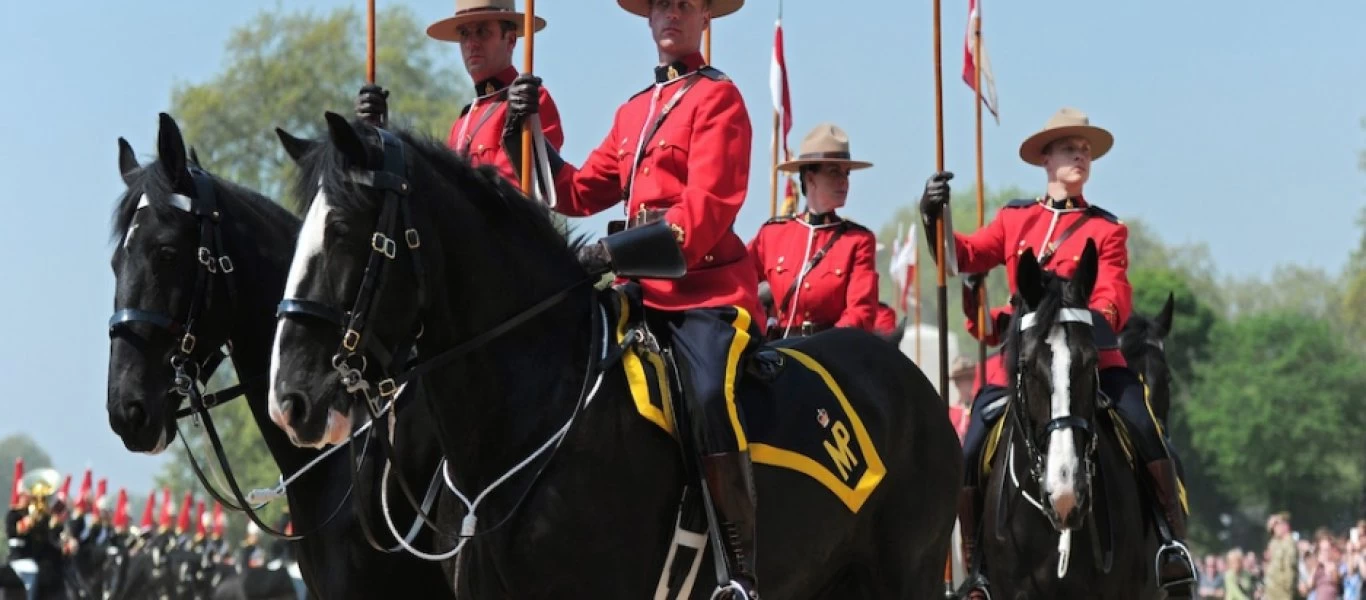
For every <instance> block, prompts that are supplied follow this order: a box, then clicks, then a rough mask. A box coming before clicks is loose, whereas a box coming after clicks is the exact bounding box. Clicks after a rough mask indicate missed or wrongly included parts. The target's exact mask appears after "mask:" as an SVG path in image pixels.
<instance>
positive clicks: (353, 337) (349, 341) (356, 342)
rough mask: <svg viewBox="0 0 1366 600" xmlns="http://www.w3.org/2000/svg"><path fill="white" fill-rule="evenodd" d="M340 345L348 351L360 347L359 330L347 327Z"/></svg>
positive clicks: (353, 350)
mask: <svg viewBox="0 0 1366 600" xmlns="http://www.w3.org/2000/svg"><path fill="white" fill-rule="evenodd" d="M342 347H343V348H346V350H347V351H348V352H355V351H356V348H359V347H360V332H359V331H356V330H355V329H347V330H346V335H343V336H342Z"/></svg>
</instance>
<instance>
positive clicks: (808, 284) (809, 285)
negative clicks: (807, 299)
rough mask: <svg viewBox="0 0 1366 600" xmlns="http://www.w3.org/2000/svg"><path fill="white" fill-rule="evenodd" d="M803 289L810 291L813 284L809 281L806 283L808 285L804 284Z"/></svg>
mask: <svg viewBox="0 0 1366 600" xmlns="http://www.w3.org/2000/svg"><path fill="white" fill-rule="evenodd" d="M802 287H803V288H805V289H808V290H809V289H811V282H810V281H808V282H806V283H803V284H802Z"/></svg>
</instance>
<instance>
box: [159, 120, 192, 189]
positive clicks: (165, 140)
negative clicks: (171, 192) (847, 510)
mask: <svg viewBox="0 0 1366 600" xmlns="http://www.w3.org/2000/svg"><path fill="white" fill-rule="evenodd" d="M157 162H158V163H159V164H160V165H161V169H162V171H164V172H165V173H166V177H167V178H169V179H170V180H171V182H172V183H173V184H176V186H177V188H179V187H181V186H182V185H185V186H187V185H188V184H189V182H190V171H189V169H188V168H187V166H186V154H185V138H183V137H181V135H180V126H179V125H176V122H175V119H172V118H171V115H168V114H166V113H161V129H160V130H159V131H158V132H157Z"/></svg>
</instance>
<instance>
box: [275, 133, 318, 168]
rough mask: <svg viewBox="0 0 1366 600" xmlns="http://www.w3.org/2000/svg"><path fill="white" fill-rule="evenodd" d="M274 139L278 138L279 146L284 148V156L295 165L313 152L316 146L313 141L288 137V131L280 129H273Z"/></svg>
mask: <svg viewBox="0 0 1366 600" xmlns="http://www.w3.org/2000/svg"><path fill="white" fill-rule="evenodd" d="M275 137H278V138H280V145H281V146H284V147H285V154H288V155H289V158H290V159H292V160H293V161H294V163H295V164H298V163H299V161H301V160H303V158H304V155H305V154H308V153H309V152H310V151H312V150H313V147H314V146H317V145H318V143H317V142H315V141H313V140H305V139H300V138H296V137H294V136H293V135H290V133H289V132H288V131H285V130H283V129H280V128H279V127H276V128H275Z"/></svg>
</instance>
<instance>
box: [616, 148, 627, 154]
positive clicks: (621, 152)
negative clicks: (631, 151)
mask: <svg viewBox="0 0 1366 600" xmlns="http://www.w3.org/2000/svg"><path fill="white" fill-rule="evenodd" d="M625 155H626V149H625V148H622V149H621V150H617V156H625Z"/></svg>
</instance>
